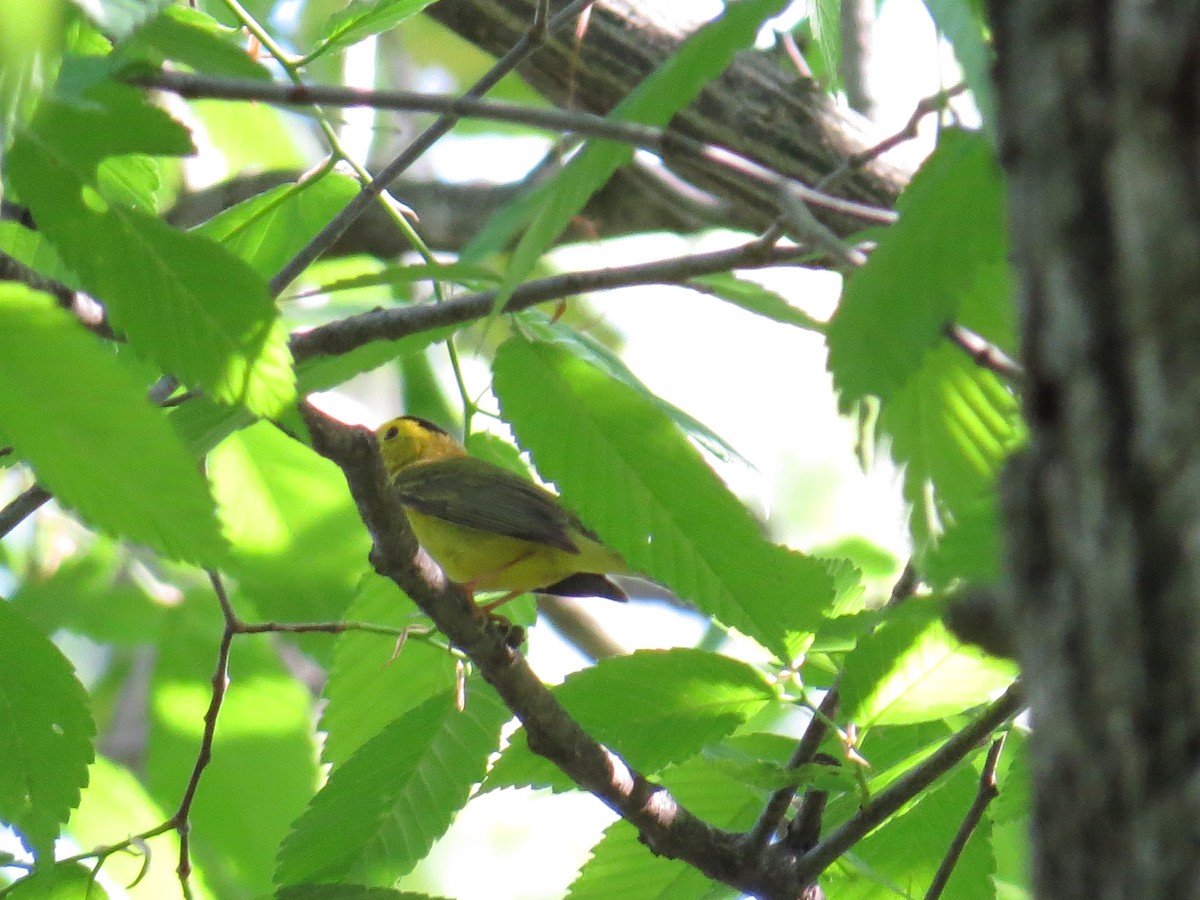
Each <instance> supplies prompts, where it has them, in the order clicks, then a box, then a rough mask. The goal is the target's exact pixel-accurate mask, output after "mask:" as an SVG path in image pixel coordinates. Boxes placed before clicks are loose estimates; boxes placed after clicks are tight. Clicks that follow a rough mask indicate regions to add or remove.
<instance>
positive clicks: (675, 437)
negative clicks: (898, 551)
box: [494, 339, 834, 658]
mask: <svg viewBox="0 0 1200 900" xmlns="http://www.w3.org/2000/svg"><path fill="white" fill-rule="evenodd" d="M494 373H495V381H494V389H495V392H496V395H497V397H498V398H499V399H500V405H501V409H502V411H503V414H504V417H505V420H506V421H508V422H509V423H510V424H511V425H512V427H513V430H514V432H515V433H516V435H517V438H518V440H519V441H520V443H521V445H522V446H523V447H525V448H526V449H528V450H529V451H530V452H531V453H532V455H533V459H534V462H535V463H536V464H537V467H538V471H540V472H541V473H542V475H543V476H544V477H546V478H548V479H549V480H551V481H553V482H554V483H555V484H556V485H557V486H558V488H559V489H560V491H561V492H562V496H563V499H564V501H565V502H566V504H567V505H568V506H569V507H571V508H572V509H574V510H575V511H577V512H578V513H579V514H580V515H581V516H582V517H583V520H584V522H586V523H587V524H588V525H589V526H590V527H592V528H594V529H595V530H596V531H597V532H598V533H599V534H600V536H601V537H602V538H603V539H604V540H605V541H606V542H607V543H608V544H610V545H611V546H612V547H614V548H615V549H616V550H618V551H619V552H620V553H621V554H622V555H623V556H624V557H625V559H626V560H628V562H629V564H630V566H631V567H632V568H633V569H634V570H636V571H640V572H645V573H646V574H648V575H649V576H651V577H652V578H654V579H655V580H657V581H660V582H661V583H663V584H664V585H666V586H667V587H669V588H671V589H672V590H673V591H674V592H675V593H676V594H677V595H679V596H680V597H683V598H685V599H687V600H689V601H691V602H693V603H695V604H696V606H698V607H699V608H700V609H701V610H703V611H704V612H706V613H708V614H710V615H713V616H716V617H717V618H718V619H720V620H721V621H722V622H724V623H725V624H726V625H729V626H732V627H735V628H737V629H739V630H741V631H742V632H744V633H745V634H747V635H749V636H750V637H752V638H754V639H756V640H758V641H759V642H760V643H762V644H763V646H765V647H767V648H769V649H770V650H771V651H772V652H774V653H776V654H778V655H779V656H780V657H781V658H788V657H789V656H790V655H791V653H792V650H791V649H789V646H790V645H791V644H792V641H791V640H790V639H789V633H790V634H793V635H794V634H800V633H807V632H808V631H811V629H812V628H813V627H814V626H815V625H816V624H817V622H818V621H819V620H820V618H821V616H822V613H823V612H824V610H825V609H826V608H827V606H828V604H830V603H831V602H832V600H833V593H834V591H833V582H832V579H831V577H830V574H829V572H828V571H827V569H826V567H825V565H824V564H823V563H822V562H820V561H818V560H816V559H813V558H810V557H807V556H804V555H803V554H800V553H797V552H794V551H790V550H788V549H786V548H783V547H779V546H776V545H775V544H772V543H770V542H769V541H768V540H767V539H766V538H764V537H763V535H762V531H761V529H760V527H759V525H758V523H757V522H756V521H755V520H754V519H753V517H752V516H751V515H750V513H749V512H748V511H747V510H746V509H745V507H743V506H742V504H741V503H740V502H739V501H738V500H737V498H736V497H734V496H733V495H732V494H731V493H730V492H729V490H728V489H727V488H726V487H725V485H724V484H722V483H721V482H720V481H719V480H718V479H717V477H716V475H714V473H713V472H712V470H711V469H710V468H708V466H706V465H705V464H704V461H703V460H702V459H701V458H700V456H699V454H698V453H697V452H696V450H695V449H694V448H693V447H692V446H691V445H690V444H689V443H688V442H687V441H686V440H685V439H684V438H683V437H682V435H680V434H679V432H678V431H677V430H676V428H675V426H674V425H673V423H672V422H671V421H670V419H668V418H667V417H666V416H665V415H664V414H663V413H662V411H661V410H660V409H659V408H657V406H656V405H655V404H653V403H651V402H648V401H647V400H646V399H645V398H644V397H642V396H640V395H639V394H637V393H636V392H634V391H633V390H631V389H629V388H628V387H627V386H625V385H623V384H621V383H620V382H617V381H614V380H613V379H611V378H609V377H608V376H607V375H605V374H604V373H603V372H601V371H600V370H598V369H596V368H595V367H593V366H592V365H590V364H588V363H587V362H585V361H583V360H581V359H578V358H576V357H574V356H572V355H571V354H569V353H567V352H566V351H564V350H563V349H562V348H561V347H558V346H554V345H549V344H532V343H529V342H527V341H524V340H521V339H514V340H510V341H508V342H507V343H505V344H504V345H503V346H502V347H501V348H500V350H499V351H498V352H497V354H496V361H495V365H494Z"/></svg>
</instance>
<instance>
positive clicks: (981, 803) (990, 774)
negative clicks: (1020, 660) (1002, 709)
mask: <svg viewBox="0 0 1200 900" xmlns="http://www.w3.org/2000/svg"><path fill="white" fill-rule="evenodd" d="M1003 749H1004V735H1003V734H1002V735H1000V737H998V738H996V739H995V740H994V741H992V746H991V748H990V749H989V750H988V755H987V759H985V760H984V761H983V771H982V772H980V773H979V791H978V792H977V793H976V794H975V799H974V800H973V801H971V806H970V807H969V808H968V809H967V814H966V815H965V816H964V817H963V820H962V824H961V825H959V827H958V831H957V832H955V835H954V840H952V841H951V842H950V847H949V848H948V849H947V850H946V855H945V856H944V857H943V858H942V862H941V865H939V866H938V870H937V872H936V873H934V876H933V881H932V882H930V884H929V890H928V891H926V893H925V900H938V898H939V897H941V896H942V891H944V890H945V889H946V883H947V882H949V881H950V875H951V873H952V872H953V871H954V867H955V866H956V865H958V860H959V859H960V858H961V857H962V852H963V850H964V849H965V848H966V846H967V841H969V840H970V839H971V835H972V834H973V833H974V832H975V829H976V828H977V827H978V826H979V822H980V820H982V819H983V813H984V811H985V810H987V808H988V805H989V804H990V803H991V802H992V801H993V800H995V799H996V798H997V797H998V796H999V795H1000V791H999V790H998V789H997V788H996V765H997V763H999V762H1000V751H1001V750H1003Z"/></svg>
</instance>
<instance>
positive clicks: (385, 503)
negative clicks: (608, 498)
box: [301, 404, 803, 900]
mask: <svg viewBox="0 0 1200 900" xmlns="http://www.w3.org/2000/svg"><path fill="white" fill-rule="evenodd" d="M301 411H302V414H303V416H304V420H305V422H306V423H307V425H308V427H309V431H310V434H311V437H312V442H313V447H314V449H316V450H317V452H318V453H320V454H322V455H323V456H326V457H327V458H329V459H331V460H332V461H334V462H335V463H337V464H338V465H339V466H340V467H341V468H342V470H343V472H344V473H345V476H346V481H347V483H348V485H349V487H350V493H351V494H352V495H353V497H354V500H355V503H356V504H357V505H358V509H359V513H360V514H361V515H362V518H363V521H364V522H365V523H366V525H367V528H368V530H369V531H370V532H371V535H372V538H373V540H374V549H373V550H372V554H371V558H372V562H373V563H374V565H375V568H376V569H377V570H378V571H379V572H380V573H381V574H382V575H384V576H385V577H388V578H391V579H392V580H393V581H395V582H396V584H398V585H399V586H400V587H401V588H402V589H403V590H404V592H405V593H406V594H408V596H409V597H411V598H412V600H413V602H415V603H416V604H417V606H418V607H420V609H421V611H422V612H424V613H425V614H426V615H428V616H429V617H430V618H431V619H432V620H433V621H434V623H435V624H436V625H437V627H438V629H439V630H440V631H441V632H442V633H443V634H444V635H446V637H447V638H448V639H449V640H450V642H451V643H452V644H453V645H454V646H456V647H458V648H459V649H460V650H461V651H462V652H463V653H465V654H466V655H467V657H469V658H470V659H471V661H472V662H473V663H474V664H475V666H476V667H477V668H478V669H479V671H480V673H481V674H482V675H483V677H484V678H485V679H486V680H487V681H488V683H490V684H491V685H492V686H493V687H494V688H495V689H496V691H497V692H498V693H499V694H500V696H501V698H502V699H503V700H504V702H505V704H506V705H507V706H508V707H509V709H511V710H512V711H513V713H514V714H515V715H516V716H517V718H518V719H520V721H521V722H522V724H523V725H524V726H525V729H526V733H527V735H528V738H529V746H530V748H531V749H533V750H534V752H536V753H539V754H540V755H542V756H544V757H546V758H547V759H549V760H550V761H551V762H553V763H554V764H555V765H557V766H558V767H559V768H560V769H562V770H563V772H565V773H566V774H567V775H568V776H569V777H570V778H571V779H572V780H573V781H574V782H575V783H576V784H578V785H579V786H580V787H582V788H583V789H584V790H587V791H589V792H590V793H592V794H594V795H595V796H596V797H597V798H599V799H600V800H601V801H602V802H603V803H604V804H605V805H607V806H608V807H609V808H610V809H612V810H613V811H615V812H616V813H617V814H618V815H620V816H621V817H622V818H624V819H626V820H628V821H629V822H630V824H632V825H633V826H634V827H635V828H637V829H638V832H639V833H640V835H641V838H642V840H643V841H644V842H645V843H646V844H647V846H648V847H649V848H650V849H651V850H652V851H653V852H654V853H657V854H659V855H661V856H667V857H671V858H675V859H680V860H683V861H684V862H686V863H688V864H689V865H692V866H694V867H695V868H696V869H698V870H699V871H701V872H703V873H704V874H705V875H707V876H709V877H710V878H713V879H715V880H717V881H720V882H722V883H724V884H728V885H731V886H733V887H735V888H737V889H738V890H740V891H743V892H745V893H749V894H752V895H754V896H756V897H761V898H764V900H791V898H795V897H796V896H797V894H799V893H800V890H801V888H802V887H803V885H802V884H800V883H799V882H798V881H797V880H796V876H795V872H796V868H797V867H796V858H795V855H794V854H791V853H790V852H788V851H786V850H784V849H783V848H780V847H778V846H775V845H772V846H769V847H766V848H764V849H763V851H762V852H761V853H752V852H746V847H745V837H744V836H743V835H739V834H734V833H731V832H727V831H723V830H721V829H719V828H715V827H713V826H711V825H709V824H707V823H705V822H703V821H702V820H700V819H698V818H697V817H696V816H694V815H693V814H692V813H690V812H689V811H688V810H687V809H685V808H684V807H682V806H681V805H680V804H679V803H678V802H677V801H676V800H675V798H674V797H673V796H672V795H671V794H670V792H668V791H667V790H666V789H665V788H663V787H661V786H660V785H656V784H653V783H651V782H649V781H647V780H646V779H645V777H643V776H642V775H641V774H639V773H638V772H636V771H634V770H633V769H631V768H630V767H629V766H628V765H626V763H625V762H624V761H623V760H622V759H621V758H620V757H618V756H617V755H616V754H615V753H613V752H612V751H610V750H608V749H607V748H605V747H603V746H601V745H600V744H599V743H597V742H596V741H595V740H594V739H593V738H592V737H590V736H589V735H588V734H587V733H586V732H584V731H583V729H582V728H580V726H579V725H578V723H576V722H575V721H574V719H572V718H571V717H570V716H569V715H568V714H567V712H566V711H565V710H564V709H563V708H562V706H561V705H560V704H559V703H558V701H557V700H556V699H555V698H554V695H553V694H551V693H550V691H549V690H547V688H546V687H545V686H544V685H543V684H542V683H541V681H539V680H538V678H537V676H536V675H534V673H533V672H532V670H530V668H529V666H528V664H527V663H526V662H525V660H524V658H523V657H522V656H521V655H520V653H518V652H517V651H516V650H515V649H513V647H512V646H510V644H509V642H508V641H507V635H506V634H505V633H503V629H499V628H497V627H496V623H495V622H494V621H492V620H488V619H485V618H483V617H481V616H479V615H478V612H477V611H476V610H475V609H474V608H473V605H472V603H471V601H470V599H469V598H468V597H467V595H466V594H465V593H464V592H463V591H462V589H461V588H460V587H458V586H457V585H454V584H452V583H450V582H449V581H448V580H447V579H446V577H445V575H444V573H442V571H441V570H440V569H439V568H438V567H437V566H436V565H435V564H434V563H433V562H432V560H430V558H429V557H428V556H427V555H426V554H425V553H424V551H421V550H420V549H419V548H418V545H417V542H416V539H415V538H414V537H413V535H412V531H411V530H410V528H409V526H408V522H407V520H406V519H405V517H404V512H403V508H402V507H401V506H400V504H399V502H398V501H397V500H396V498H395V496H394V493H393V492H391V491H389V490H388V488H387V479H386V475H385V473H384V470H383V464H382V461H381V460H380V457H379V453H378V450H377V447H376V444H375V439H374V436H373V435H372V434H371V433H370V432H368V431H366V430H365V429H361V428H351V427H348V426H345V425H341V424H340V423H337V422H334V421H333V420H331V419H329V418H328V417H326V416H325V415H324V414H322V413H320V412H318V411H317V410H316V409H314V408H313V407H311V406H309V405H308V404H305V405H304V406H302V407H301Z"/></svg>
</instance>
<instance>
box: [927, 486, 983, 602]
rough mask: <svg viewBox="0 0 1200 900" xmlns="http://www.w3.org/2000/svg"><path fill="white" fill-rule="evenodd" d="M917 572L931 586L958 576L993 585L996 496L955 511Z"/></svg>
mask: <svg viewBox="0 0 1200 900" xmlns="http://www.w3.org/2000/svg"><path fill="white" fill-rule="evenodd" d="M921 571H922V573H923V574H924V576H925V578H926V580H927V581H928V582H929V583H930V585H932V586H933V587H937V588H945V587H948V586H949V585H950V583H951V582H953V581H956V580H958V579H962V580H964V581H969V582H974V583H976V584H994V583H995V582H996V581H997V580H999V578H1000V523H999V521H998V519H997V510H996V497H995V496H987V497H983V498H982V499H980V500H977V501H976V502H974V503H971V504H964V505H963V506H962V507H961V508H960V509H958V510H957V512H956V515H955V519H954V521H953V522H952V523H951V524H950V526H949V527H948V528H947V529H946V532H945V533H944V534H942V535H941V537H939V538H938V541H937V544H936V545H935V546H933V547H932V548H931V549H930V550H929V552H928V553H927V554H926V555H925V558H924V560H923V562H922V566H921Z"/></svg>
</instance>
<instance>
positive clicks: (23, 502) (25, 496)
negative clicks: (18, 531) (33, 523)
mask: <svg viewBox="0 0 1200 900" xmlns="http://www.w3.org/2000/svg"><path fill="white" fill-rule="evenodd" d="M49 499H50V492H49V491H48V490H46V489H45V488H44V487H42V486H41V485H39V484H35V485H34V486H33V487H31V488H28V489H26V490H25V491H23V492H21V493H20V494H18V495H17V496H16V497H15V498H13V500H12V501H10V502H9V504H8V505H7V506H5V507H4V509H0V538H2V537H4V536H5V535H6V534H8V533H9V532H10V531H12V530H13V529H14V528H16V527H17V526H18V525H20V524H21V523H22V522H24V521H25V519H26V518H27V517H28V516H30V515H32V514H33V513H34V512H35V511H36V510H37V509H38V507H40V506H41V505H42V504H43V503H45V502H46V501H47V500H49Z"/></svg>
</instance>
